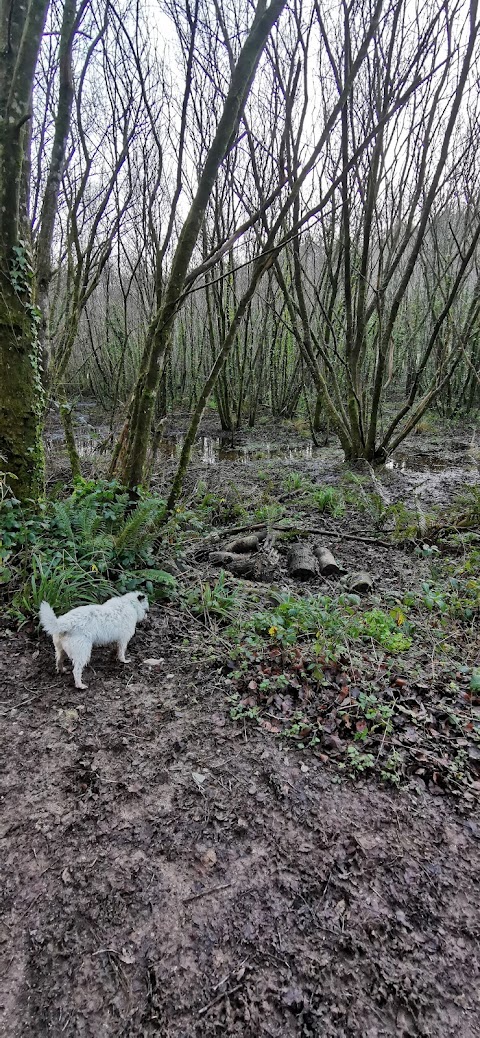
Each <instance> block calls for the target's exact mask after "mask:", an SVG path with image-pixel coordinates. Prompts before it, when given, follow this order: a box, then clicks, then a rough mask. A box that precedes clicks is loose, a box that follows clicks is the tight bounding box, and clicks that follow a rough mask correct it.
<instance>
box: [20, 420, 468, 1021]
mask: <svg viewBox="0 0 480 1038" xmlns="http://www.w3.org/2000/svg"><path fill="white" fill-rule="evenodd" d="M207 432H208V430H207ZM462 437H463V438H462ZM288 439H289V443H291V442H292V440H291V436H290V434H289V436H288ZM294 442H295V445H297V440H296V439H295V441H294ZM458 442H459V443H460V442H461V443H464V444H466V447H464V448H463V454H465V451H466V450H468V449H469V444H470V438H469V437H465V434H464V433H463V432H462V433H461V434H459V438H458ZM431 446H432V445H431V444H430V446H428V445H426V446H425V452H426V454H428V453H429V451H430V447H431ZM454 446H455V445H454V443H453V441H452V442H450V443H449V445H448V450H449V451H450V452H451V455H452V458H453V460H454V462H455V463H453V462H452V466H451V468H452V469H453V470H455V474H454V475H451V476H450V477H448V476H447V477H446V476H445V471H446V470H445V468H444V467H441V468H439V469H438V470H437V471H434V472H433V473H430V472H429V470H428V469H427V470H426V469H425V468H421V467H420V465H419V464H417V468H416V469H415V467H414V466H412V467H411V468H410V467H409V466H407V467H406V471H402V470H401V469H400V470H398V469H392V470H389V471H388V472H385V473H384V474H383V476H382V484H384V486H385V488H386V490H387V492H388V493H389V494H390V495H391V496H392V499H402V495H403V496H405V495H406V494H413V493H414V492H415V490H417V492H418V493H422V492H425V493H426V496H427V498H428V499H430V498H431V496H432V494H433V493H435V495H436V496H437V498H440V499H441V496H442V494H443V495H444V496H445V498H448V497H449V496H451V494H452V493H454V491H455V488H456V486H457V481H458V486H462V485H465V483H466V482H469V481H471V482H475V481H478V467H477V466H476V462H475V461H474V462H473V464H470V458H468V459H467V462H466V463H464V460H463V462H461V463H460V464H459V463H458V457H457V455H459V454H460V453H461V451H460V448H459V450H458V452H455V450H454ZM301 447H302V444H301V441H300V442H299V444H298V450H299V451H300V450H301ZM416 449H417V454H419V453H421V452H420V450H419V448H418V447H417V448H416ZM332 450H333V451H335V448H332ZM442 450H443V452H444V453H445V451H446V450H447V446H446V444H445V443H443V446H442V444H440V445H439V451H442ZM410 457H411V456H410ZM269 460H270V461H271V460H272V459H271V458H270V459H268V458H267V462H268V461H269ZM400 460H401V459H400ZM173 463H174V462H173V460H172V458H170V460H169V461H168V463H167V460H166V459H165V464H164V465H163V467H162V469H161V471H160V472H159V474H158V477H157V479H158V482H159V484H160V483H161V482H162V480H165V481H166V480H167V479H168V472H169V471H170V468H171V466H172V465H173ZM227 464H228V468H227V467H223V466H224V465H225V466H227ZM265 464H266V462H265V458H263V459H259V458H258V457H257V458H244V459H241V458H240V459H238V458H237V459H235V460H233V459H232V461H231V462H230V463H228V462H227V461H222V462H220V460H218V463H217V462H216V463H212V462H204V461H202V458H201V457H200V458H197V460H196V463H195V466H194V467H193V469H192V471H191V473H190V476H189V488H190V489H191V488H193V487H194V486H195V484H196V482H198V480H199V479H202V480H203V481H206V482H207V483H208V485H216V486H221V485H226V482H227V481H228V482H229V483H230V482H233V483H235V484H236V485H237V487H238V488H239V492H240V493H243V491H244V490H245V492H246V490H247V489H248V488H250V489H251V487H252V484H253V483H254V482H255V478H256V477H255V473H258V468H259V466H260V465H262V467H265ZM278 464H279V465H280V466H282V471H288V468H289V467H290V468H292V459H291V458H283V460H279V461H278ZM339 464H340V461H339V458H338V456H334V455H333V454H332V455H324V456H317V455H315V456H311V457H309V458H305V457H303V458H302V457H300V458H295V463H294V465H293V467H294V468H295V470H297V471H298V470H301V471H304V472H305V473H306V474H307V475H309V477H310V478H312V477H313V476H315V478H317V479H318V481H319V482H321V483H329V482H331V481H334V479H335V472H336V471H337V469H338V466H339ZM59 472H61V462H60V463H59V464H58V465H57V474H58V473H59ZM425 480H427V482H425ZM428 480H430V482H428ZM431 480H433V482H431ZM435 481H436V482H435ZM433 487H434V488H435V490H433V489H432V488H433ZM422 488H423V491H422ZM339 550H340V552H344V553H345V558H344V561H346V562H347V561H348V558H351V553H352V552H355V551H356V552H358V553H359V557H360V553H361V552H362V551H364V550H366V549H364V548H361V546H359V545H355V544H354V545H351V542H344V543H343V547H340V549H339ZM387 555H388V553H387ZM376 557H377V558H378V552H377V553H375V550H374V549H372V551H371V553H370V555H369V556H368V558H369V561H370V564H371V566H372V567H374V566H375V559H376ZM392 558H393V562H392V567H393V568H390V569H388V567H386V565H385V564H384V566H383V569H384V579H385V582H386V586H387V587H388V585H389V582H390V585H393V584H394V583H395V582H396V581H397V582H401V585H402V587H405V586H408V585H409V583H410V582H411V581H412V580H413V579H414V578H415V576H417V577H418V573H417V574H415V567H416V566H417V562H416V561H415V560H412V557H411V556H408V555H406V556H405V557H404V558H403V561H402V560H401V559H400V556H398V557H397V556H395V555H393V556H392ZM395 560H396V561H395ZM354 561H355V562H356V558H355V559H354ZM395 567H396V569H395ZM192 623H193V621H192ZM187 639H188V644H186V640H187ZM469 644H470V645H473V646H474V648H473V650H471V651H473V652H475V641H473V642H472V641H471V642H470V643H469ZM477 647H478V643H477ZM130 655H131V656H132V663H131V664H130V665H129V666H128V667H125V668H123V667H122V666H121V665H120V664H119V663H116V662H112V660H111V658H110V657H109V655H108V653H107V652H102V651H98V650H97V652H96V653H95V656H94V658H93V660H92V663H93V667H90V668H89V669H88V672H87V673H86V679H87V681H88V684H89V689H88V692H77V691H76V690H75V689H74V688H73V682H72V680H71V677H70V676H69V675H64V676H57V675H56V674H55V671H54V661H53V652H52V647H51V644H50V643H49V642H48V641H47V639H46V638H44V637H43V636H42V637H41V638H39V637H38V636H37V634H36V632H35V631H34V629H33V628H32V629H30V630H29V629H28V628H23V629H22V630H20V631H19V632H17V631H15V630H14V629H12V628H9V627H8V625H7V622H6V621H3V622H2V623H1V625H0V692H1V701H2V739H1V745H0V753H1V767H2V784H3V796H2V809H3V810H2V821H1V848H2V850H1V854H2V859H3V866H4V878H3V883H2V899H3V904H2V919H1V924H0V956H1V963H0V977H1V980H0V1034H1V1035H2V1036H8V1038H43V1036H49V1038H50V1036H51V1038H60V1036H64V1035H66V1036H67V1038H70V1036H72V1038H76V1036H79V1038H80V1036H81V1038H110V1036H115V1038H147V1036H150V1035H160V1036H163V1038H213V1036H217V1035H229V1036H236V1038H237V1036H238V1038H240V1036H242V1038H249V1036H255V1038H257V1036H260V1035H262V1036H277V1038H280V1036H282V1038H310V1036H311V1038H320V1036H322V1038H382V1036H390V1035H396V1036H397V1035H398V1036H402V1038H413V1036H422V1038H450V1036H452V1038H453V1036H455V1038H475V1036H479V1035H480V1015H479V1010H480V977H479V965H480V955H479V937H480V912H479V886H480V883H479V868H478V863H479V840H480V818H479V813H478V802H477V800H476V799H470V800H467V799H464V798H462V797H454V796H451V795H449V794H448V793H445V792H442V790H441V789H440V788H439V789H437V790H435V789H434V788H433V787H432V788H431V789H429V788H428V787H427V786H426V785H425V783H423V782H421V781H419V782H418V783H416V782H415V781H414V780H412V781H411V782H410V783H409V784H408V786H407V787H406V788H403V789H401V790H400V791H396V790H390V789H386V788H384V787H382V786H381V785H380V784H379V783H378V782H377V781H376V780H369V781H365V780H362V779H360V780H357V781H355V782H353V781H351V780H350V779H348V778H347V777H346V776H345V775H342V774H341V773H339V772H338V770H337V769H335V767H333V766H331V765H326V764H325V763H324V762H323V761H322V760H321V759H319V757H318V756H316V755H315V754H314V753H313V752H310V753H309V752H306V751H303V752H301V751H299V750H297V749H296V748H295V747H292V745H291V744H289V743H286V742H282V741H281V740H279V739H276V738H275V737H274V736H273V735H270V736H269V735H268V734H266V733H265V732H262V731H260V730H257V729H255V727H254V726H251V725H250V726H248V725H245V724H243V723H239V722H234V721H232V720H231V718H230V711H229V703H228V700H227V694H228V684H227V679H226V677H225V674H224V672H223V669H222V666H221V660H219V659H218V656H217V659H216V660H214V661H211V662H208V660H207V661H206V660H205V658H204V657H205V636H204V633H203V630H202V627H201V625H200V624H199V623H198V622H196V623H193V626H192V624H191V623H190V622H189V620H188V617H186V616H185V614H184V613H182V612H181V611H180V610H179V608H178V607H177V606H175V605H173V604H170V605H163V606H160V605H157V606H155V607H154V608H153V609H152V610H151V613H150V616H149V618H148V620H147V621H146V623H145V624H144V625H143V626H142V627H140V628H139V629H138V632H137V635H136V637H135V639H134V641H133V642H132V645H131V652H130ZM207 655H208V653H207ZM196 660H198V662H196ZM471 662H475V661H474V660H472V661H471ZM425 666H426V667H427V664H426V665H425Z"/></svg>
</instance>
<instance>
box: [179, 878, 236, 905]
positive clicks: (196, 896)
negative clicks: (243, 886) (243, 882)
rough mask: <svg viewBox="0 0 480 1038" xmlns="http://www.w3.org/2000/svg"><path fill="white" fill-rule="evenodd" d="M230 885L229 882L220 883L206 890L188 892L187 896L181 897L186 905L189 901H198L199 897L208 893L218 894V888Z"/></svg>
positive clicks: (226, 888) (225, 888)
mask: <svg viewBox="0 0 480 1038" xmlns="http://www.w3.org/2000/svg"><path fill="white" fill-rule="evenodd" d="M231 885H232V884H231V883H222V885H221V886H220V887H209V889H208V890H201V891H200V892H199V893H198V894H190V895H189V897H184V898H183V903H184V905H188V903H189V901H198V900H199V898H201V897H207V896H208V895H209V894H218V892H219V891H220V890H228V888H229V887H231Z"/></svg>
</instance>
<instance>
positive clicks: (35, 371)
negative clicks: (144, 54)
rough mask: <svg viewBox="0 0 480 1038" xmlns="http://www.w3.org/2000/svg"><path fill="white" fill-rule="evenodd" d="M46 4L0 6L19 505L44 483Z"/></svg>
mask: <svg viewBox="0 0 480 1038" xmlns="http://www.w3.org/2000/svg"><path fill="white" fill-rule="evenodd" d="M48 4H49V0H29V2H28V3H27V2H25V3H23V4H20V3H18V4H17V3H12V2H11V0H0V35H1V40H0V455H2V461H1V468H2V469H3V470H5V471H6V472H8V473H10V474H11V476H13V477H14V479H13V480H12V485H13V489H14V491H15V494H16V495H17V497H19V498H20V499H21V500H26V499H33V500H37V499H38V498H39V496H40V495H41V493H42V490H43V483H44V454H43V444H42V411H43V408H42V384H41V358H40V344H39V324H40V313H39V311H38V309H37V308H36V307H35V305H34V293H33V287H34V286H33V271H32V267H31V265H30V261H29V244H28V237H29V223H28V213H27V200H28V189H27V185H26V183H25V180H24V178H25V176H26V170H28V167H29V162H28V158H29V134H28V123H29V121H30V119H31V116H32V112H31V101H32V86H33V79H34V74H35V66H36V63H37V58H38V52H39V48H40V43H41V39H42V34H43V29H44V25H45V18H46V14H47V9H48Z"/></svg>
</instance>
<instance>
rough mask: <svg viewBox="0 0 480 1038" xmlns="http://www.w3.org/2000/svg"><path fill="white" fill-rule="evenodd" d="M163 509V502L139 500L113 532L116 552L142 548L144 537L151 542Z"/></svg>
mask: <svg viewBox="0 0 480 1038" xmlns="http://www.w3.org/2000/svg"><path fill="white" fill-rule="evenodd" d="M163 511H164V506H163V502H162V503H159V502H157V501H140V503H139V504H138V505H137V506H136V508H135V510H134V511H133V512H132V514H131V515H130V516H129V517H128V518H127V519H126V520H125V522H124V523H123V525H122V526H121V528H120V530H118V531H117V533H116V534H115V539H114V544H115V550H116V552H117V553H118V554H120V553H121V552H123V551H136V550H138V549H140V548H144V547H145V538H146V537H147V538H149V539H150V541H151V543H153V540H154V538H155V535H156V530H157V527H158V522H159V519H160V518H161V516H162V514H163Z"/></svg>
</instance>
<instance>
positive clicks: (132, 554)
mask: <svg viewBox="0 0 480 1038" xmlns="http://www.w3.org/2000/svg"><path fill="white" fill-rule="evenodd" d="M164 512H165V503H164V501H163V500H162V499H161V498H158V497H148V498H145V499H144V500H140V501H139V502H138V503H137V504H136V505H135V506H134V507H133V508H132V507H131V505H130V502H129V499H128V495H127V493H126V492H125V491H124V490H123V489H122V488H121V487H120V486H119V485H118V484H117V483H116V482H114V481H110V482H108V481H106V480H103V481H99V482H93V481H88V480H79V481H78V482H77V483H76V484H75V487H74V490H73V492H72V493H71V494H70V495H69V496H68V497H67V498H65V499H64V500H50V501H47V502H45V503H44V504H42V505H41V506H40V507H39V509H38V510H37V511H35V512H33V511H30V510H29V509H28V508H25V507H23V506H22V505H21V504H20V503H19V502H18V501H17V500H16V499H15V498H14V497H13V496H12V495H10V496H8V497H5V498H4V499H3V500H2V501H0V593H1V594H2V597H3V598H4V599H6V600H7V602H8V606H7V608H8V613H9V615H10V616H12V617H13V618H15V619H17V620H19V621H21V620H23V619H27V618H28V617H31V616H35V615H36V614H37V613H38V608H39V606H40V603H41V601H42V600H43V599H46V600H47V601H48V602H49V603H50V605H51V606H52V607H53V609H54V610H55V611H56V612H57V611H58V612H60V613H61V612H65V611H66V610H68V609H70V608H72V607H73V606H76V605H84V604H87V603H89V602H99V601H104V600H105V599H106V598H108V597H109V596H111V595H114V594H124V593H125V592H127V591H134V590H136V589H137V588H141V589H143V590H145V591H146V592H147V594H148V595H149V597H150V598H151V599H156V598H161V597H163V596H164V595H165V594H167V593H171V592H172V591H173V589H174V587H175V580H174V578H173V577H172V576H171V575H170V574H169V573H167V572H165V570H163V569H162V567H161V564H160V560H159V552H158V550H157V547H156V542H157V539H158V535H159V529H160V527H161V523H162V519H163V516H164Z"/></svg>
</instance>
